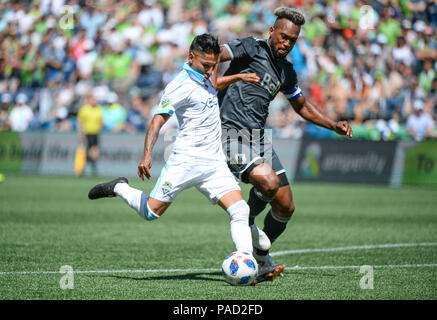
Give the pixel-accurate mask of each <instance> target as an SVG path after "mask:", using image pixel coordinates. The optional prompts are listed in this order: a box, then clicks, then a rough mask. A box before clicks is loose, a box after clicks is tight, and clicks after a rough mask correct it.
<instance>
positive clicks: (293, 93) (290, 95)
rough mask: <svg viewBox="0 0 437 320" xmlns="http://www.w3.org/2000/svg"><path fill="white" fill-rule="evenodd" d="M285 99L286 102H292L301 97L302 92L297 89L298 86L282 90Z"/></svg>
mask: <svg viewBox="0 0 437 320" xmlns="http://www.w3.org/2000/svg"><path fill="white" fill-rule="evenodd" d="M282 92H283V93H284V95H285V97H286V98H287V100H288V101H290V102H293V101H295V100H296V99H297V98H299V97H301V96H302V95H303V93H302V90H301V89H300V88H299V85H297V84H296V85H295V86H294V87H293V88H291V89H287V90H283V91H282Z"/></svg>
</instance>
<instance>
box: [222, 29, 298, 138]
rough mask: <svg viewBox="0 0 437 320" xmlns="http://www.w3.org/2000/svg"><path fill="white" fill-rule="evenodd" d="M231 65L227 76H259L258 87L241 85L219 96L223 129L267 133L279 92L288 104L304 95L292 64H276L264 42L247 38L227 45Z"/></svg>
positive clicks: (285, 61) (238, 83) (239, 82)
mask: <svg viewBox="0 0 437 320" xmlns="http://www.w3.org/2000/svg"><path fill="white" fill-rule="evenodd" d="M225 46H226V47H227V49H228V50H229V53H230V54H231V58H232V61H231V64H230V66H229V69H228V70H227V71H226V72H225V75H231V74H237V73H256V74H257V75H258V77H260V79H261V81H260V82H259V83H258V84H253V83H248V82H243V81H238V82H235V83H234V84H232V85H230V86H229V87H227V88H226V89H225V90H222V91H220V92H219V93H218V98H219V105H220V116H221V120H222V128H223V129H237V130H240V129H244V128H246V129H264V126H265V124H266V120H267V117H268V115H269V104H270V102H271V101H272V100H273V99H274V98H275V96H276V95H277V93H278V92H279V91H282V92H283V93H284V94H285V96H286V97H287V99H288V100H289V101H292V100H294V99H297V98H298V97H300V96H301V95H302V92H301V90H300V89H299V86H298V85H297V76H296V72H295V71H294V68H293V64H292V63H291V62H289V61H287V59H285V58H283V59H279V60H276V59H275V57H274V56H273V52H272V50H271V48H270V46H269V44H268V42H267V40H265V39H255V38H253V37H248V38H244V39H236V40H233V41H231V42H229V43H227V44H226V45H225Z"/></svg>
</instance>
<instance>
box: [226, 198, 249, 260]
mask: <svg viewBox="0 0 437 320" xmlns="http://www.w3.org/2000/svg"><path fill="white" fill-rule="evenodd" d="M227 212H228V213H229V216H230V218H231V237H232V241H233V242H234V245H235V248H236V249H237V251H245V252H249V253H252V250H253V249H252V233H251V231H250V227H249V212H250V208H249V206H248V205H247V203H246V201H244V200H240V201H237V202H235V203H234V204H233V205H231V206H230V207H229V208H228V209H227Z"/></svg>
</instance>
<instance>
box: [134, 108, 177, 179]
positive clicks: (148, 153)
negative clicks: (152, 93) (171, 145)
mask: <svg viewBox="0 0 437 320" xmlns="http://www.w3.org/2000/svg"><path fill="white" fill-rule="evenodd" d="M169 118H170V115H168V114H155V116H154V117H153V119H152V122H151V123H150V125H149V128H148V129H147V133H146V138H145V141H144V152H143V156H142V158H141V161H140V164H139V165H138V176H139V177H140V178H141V180H143V181H144V177H146V178H147V179H150V177H151V174H150V168H152V150H153V146H154V145H155V143H156V140H157V139H158V135H159V130H160V129H161V127H162V126H163V125H164V123H166V122H167V120H168V119H169Z"/></svg>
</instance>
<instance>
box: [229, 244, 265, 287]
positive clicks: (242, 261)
mask: <svg viewBox="0 0 437 320" xmlns="http://www.w3.org/2000/svg"><path fill="white" fill-rule="evenodd" d="M222 273H223V275H224V276H225V280H226V282H228V283H230V284H232V285H234V286H246V285H250V284H252V282H253V281H254V280H255V278H256V275H257V274H258V264H257V262H256V260H255V258H254V257H253V256H252V254H250V253H249V252H242V251H235V252H232V253H231V254H229V255H228V256H227V257H226V258H225V260H224V261H223V264H222Z"/></svg>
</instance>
